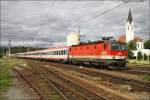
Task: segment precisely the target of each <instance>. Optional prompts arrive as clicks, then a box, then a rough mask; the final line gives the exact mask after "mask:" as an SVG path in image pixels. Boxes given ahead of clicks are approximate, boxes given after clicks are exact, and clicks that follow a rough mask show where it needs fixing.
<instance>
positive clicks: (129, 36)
mask: <svg viewBox="0 0 150 100" xmlns="http://www.w3.org/2000/svg"><path fill="white" fill-rule="evenodd" d="M125 39H126V43H128V42H130V41H132V40H133V41H134V42H135V43H136V48H137V50H133V53H134V56H135V57H136V58H137V53H138V52H139V51H140V52H142V54H144V53H145V54H146V55H147V56H149V55H150V50H149V49H144V42H143V40H142V39H141V38H139V37H135V36H134V22H133V19H132V14H131V10H129V14H128V19H127V24H126V36H125Z"/></svg>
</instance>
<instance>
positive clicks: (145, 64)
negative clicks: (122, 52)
mask: <svg viewBox="0 0 150 100" xmlns="http://www.w3.org/2000/svg"><path fill="white" fill-rule="evenodd" d="M127 66H136V67H138V66H140V67H141V66H143V67H150V61H143V60H129V62H128V63H127Z"/></svg>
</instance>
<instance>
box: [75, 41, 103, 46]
mask: <svg viewBox="0 0 150 100" xmlns="http://www.w3.org/2000/svg"><path fill="white" fill-rule="evenodd" d="M97 43H104V41H101V40H98V41H93V42H91V41H89V42H88V43H83V42H81V43H80V44H78V45H72V47H75V46H84V45H90V44H97Z"/></svg>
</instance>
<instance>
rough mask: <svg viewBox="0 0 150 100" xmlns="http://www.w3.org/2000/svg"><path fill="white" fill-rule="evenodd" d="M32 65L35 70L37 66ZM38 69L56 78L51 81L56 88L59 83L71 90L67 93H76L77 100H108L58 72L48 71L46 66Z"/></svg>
mask: <svg viewBox="0 0 150 100" xmlns="http://www.w3.org/2000/svg"><path fill="white" fill-rule="evenodd" d="M30 65H31V67H32V68H33V69H34V70H35V67H34V65H35V64H33V62H32V63H31V62H30ZM36 65H37V64H36ZM37 66H39V65H37ZM37 66H36V69H37ZM38 68H40V69H39V70H40V71H41V72H42V73H43V72H44V73H43V74H47V75H48V76H51V78H52V77H54V78H52V79H51V80H53V82H51V83H53V84H54V83H55V85H56V86H58V83H59V84H63V85H64V87H68V88H69V89H70V90H67V91H72V92H73V91H74V93H76V94H78V96H75V100H76V99H77V98H78V99H80V100H82V99H84V100H106V98H104V97H102V96H99V95H97V94H96V93H94V92H93V91H91V90H89V89H86V88H84V87H82V86H80V85H79V84H77V83H75V82H73V81H72V80H70V79H67V78H66V77H64V76H63V75H59V74H58V73H57V72H55V71H53V70H50V69H47V68H46V67H44V66H39V67H38ZM62 76H63V77H62ZM56 82H57V83H56ZM59 86H60V85H59ZM58 88H59V89H60V90H61V89H62V88H61V87H58ZM61 91H62V92H63V91H64V89H62V90H61ZM64 94H66V93H64ZM69 96H71V97H68V98H69V99H70V98H72V97H73V96H74V95H73V94H70V95H69ZM79 97H82V98H79Z"/></svg>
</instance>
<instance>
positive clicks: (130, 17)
mask: <svg viewBox="0 0 150 100" xmlns="http://www.w3.org/2000/svg"><path fill="white" fill-rule="evenodd" d="M127 22H129V23H131V22H132V14H131V10H130V9H129V14H128V19H127Z"/></svg>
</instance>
